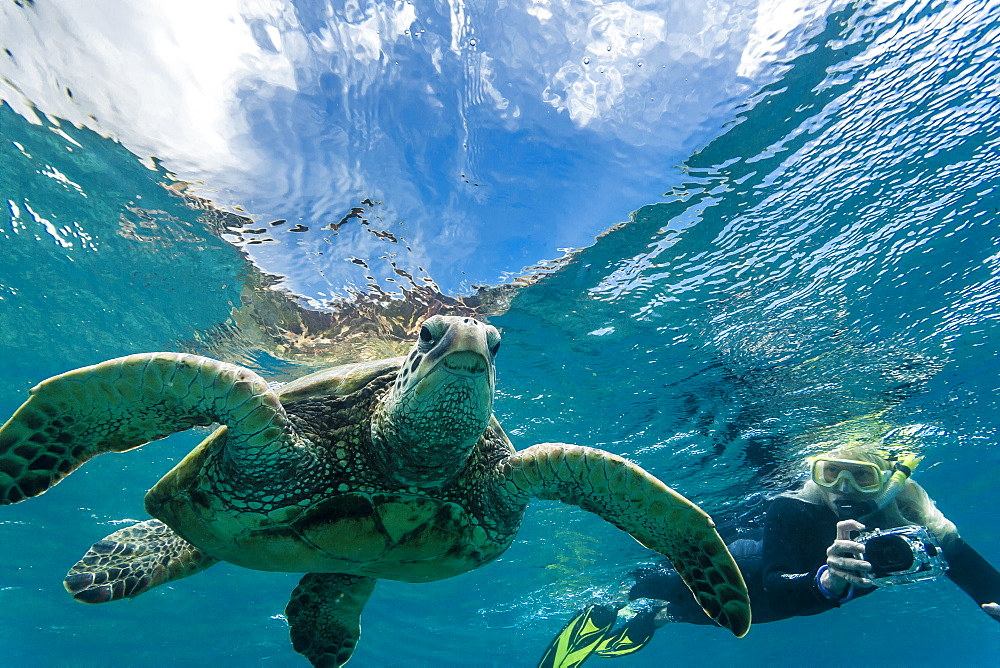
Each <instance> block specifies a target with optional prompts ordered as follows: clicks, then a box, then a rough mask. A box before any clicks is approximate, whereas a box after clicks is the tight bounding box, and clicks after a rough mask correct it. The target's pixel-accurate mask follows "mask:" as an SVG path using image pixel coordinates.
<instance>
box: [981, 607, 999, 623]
mask: <svg viewBox="0 0 1000 668" xmlns="http://www.w3.org/2000/svg"><path fill="white" fill-rule="evenodd" d="M981 607H982V608H983V610H985V611H986V614H987V615H989V616H990V617H992V618H993V619H995V620H997V621H1000V605H997V604H996V603H983V605H982V606H981Z"/></svg>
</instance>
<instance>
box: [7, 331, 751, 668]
mask: <svg viewBox="0 0 1000 668" xmlns="http://www.w3.org/2000/svg"><path fill="white" fill-rule="evenodd" d="M499 347H500V334H499V332H498V331H497V330H496V329H495V328H494V327H492V326H491V325H487V324H484V323H481V322H479V321H477V320H475V319H472V318H462V317H451V316H440V315H435V316H432V317H430V318H428V319H427V320H426V321H425V322H424V323H423V324H422V326H421V328H420V335H419V338H418V340H417V341H416V343H415V345H414V347H413V349H412V351H411V352H410V354H409V356H407V357H405V358H403V357H400V358H393V359H388V360H382V361H379V362H372V363H365V364H352V365H346V366H341V367H337V368H334V369H330V370H327V371H321V372H319V373H315V374H312V375H309V376H306V377H304V378H300V379H298V380H296V381H293V382H292V383H289V384H287V385H285V386H283V387H281V388H280V389H278V390H277V391H275V390H272V389H271V388H270V387H269V386H268V384H267V383H266V382H265V381H264V380H263V379H262V378H260V377H259V376H257V375H256V374H255V373H253V372H252V371H249V370H247V369H243V368H240V367H238V366H234V365H231V364H226V363H223V362H219V361H216V360H212V359H209V358H205V357H198V356H194V355H184V354H177V353H145V354H138V355H130V356H127V357H122V358H118V359H115V360H110V361H108V362H104V363H101V364H97V365H94V366H90V367H84V368H82V369H77V370H75V371H70V372H67V373H64V374H61V375H59V376H55V377H53V378H50V379H48V380H46V381H44V382H42V383H40V384H39V385H38V386H36V387H35V388H33V389H32V390H31V397H30V398H29V399H28V401H26V402H25V403H24V404H23V405H22V406H21V407H20V408H19V409H18V410H17V412H16V413H15V414H14V415H13V417H11V419H10V420H8V421H7V423H6V424H4V425H3V427H2V428H0V503H3V504H10V503H17V502H19V501H22V500H23V499H26V498H28V497H31V496H35V495H37V494H41V493H42V492H44V491H45V490H47V489H49V488H50V487H52V486H53V485H54V484H56V483H57V482H58V481H59V480H60V479H62V478H63V477H64V476H66V475H67V474H69V473H70V472H72V471H73V470H74V469H75V468H76V467H78V466H80V465H81V464H83V462H85V461H86V460H87V459H89V458H90V457H92V456H94V455H97V454H101V453H104V452H122V451H125V450H129V449H132V448H135V447H138V446H140V445H143V444H145V443H147V442H149V441H152V440H155V439H159V438H163V437H165V436H167V435H169V434H172V433H175V432H178V431H183V430H186V429H188V428H190V427H192V426H194V425H209V424H213V423H214V424H219V425H221V426H220V427H219V428H218V429H217V430H215V431H214V432H213V433H212V434H211V435H210V436H209V437H208V438H206V439H205V440H204V441H203V442H202V443H201V444H200V445H198V446H197V447H196V448H195V449H194V450H192V451H191V453H190V454H188V455H187V456H186V457H185V458H184V459H183V460H182V461H181V462H180V463H179V464H177V466H175V467H174V468H173V469H172V470H171V471H169V472H168V473H167V474H166V475H165V476H164V477H163V478H162V479H161V480H160V481H159V482H157V483H156V485H154V486H153V488H152V489H151V490H149V492H148V493H147V495H146V499H145V507H146V510H147V511H148V512H149V514H150V515H151V516H152V517H153V518H155V519H151V520H147V521H145V522H140V523H138V524H136V525H134V526H130V527H126V528H123V529H120V530H118V531H116V532H115V533H113V534H111V535H109V536H107V537H106V538H104V539H103V540H100V541H98V542H97V543H95V544H94V545H93V546H92V547H91V548H90V550H89V551H88V552H87V553H86V554H85V555H84V557H83V558H82V559H81V560H80V561H79V562H78V563H77V564H76V565H75V566H73V568H72V569H71V570H70V572H69V573H68V574H67V576H66V579H65V583H64V584H65V586H66V588H67V590H68V591H69V592H70V593H71V594H73V596H74V597H75V598H76V599H78V600H80V601H83V602H86V603H103V602H106V601H113V600H118V599H122V598H130V597H134V596H137V595H139V594H140V593H142V592H144V591H147V590H149V589H150V588H152V587H155V586H157V585H160V584H163V583H165V582H170V581H173V580H177V579H179V578H182V577H186V576H188V575H192V574H194V573H197V572H199V571H202V570H204V569H206V568H208V567H210V566H212V565H213V564H215V563H218V562H219V561H220V560H224V561H228V562H230V563H233V564H237V565H239V566H243V567H246V568H251V569H257V570H264V571H281V572H300V573H306V575H305V576H304V577H303V578H302V580H301V582H300V583H299V585H298V586H297V587H296V588H295V590H294V591H293V593H292V596H291V600H290V601H289V603H288V606H287V608H286V616H287V618H288V621H289V626H290V633H291V638H292V642H293V646H294V648H295V649H296V651H298V652H300V653H302V654H303V655H304V656H306V658H308V659H309V660H310V661H311V662H312V663H313V664H314V665H317V666H341V665H343V664H344V663H346V662H347V661H348V659H350V656H351V654H352V652H353V651H354V647H355V646H356V644H357V642H358V639H359V637H360V633H361V629H360V615H361V611H362V608H363V607H364V605H365V603H366V601H367V600H368V597H369V596H370V595H371V594H372V591H373V589H374V586H375V582H376V580H377V579H379V578H386V579H392V580H402V581H406V582H429V581H433V580H438V579H442V578H447V577H451V576H454V575H458V574H460V573H464V572H466V571H468V570H471V569H473V568H478V567H479V566H482V565H484V564H487V563H489V562H490V561H492V560H494V559H496V558H497V557H498V556H500V555H501V554H503V552H504V551H505V550H506V549H507V548H508V547H509V546H510V544H511V543H512V542H513V540H514V537H515V536H516V534H517V531H518V528H519V526H520V523H521V519H522V518H523V516H524V511H525V508H526V507H527V504H528V502H529V500H530V499H532V498H539V499H552V500H558V501H562V502H565V503H569V504H574V505H577V506H580V507H581V508H583V509H585V510H588V511H590V512H593V513H596V514H597V515H599V516H600V517H602V518H604V519H605V520H607V521H609V522H611V523H612V524H614V525H615V526H617V527H619V528H620V529H622V530H624V531H626V532H628V533H629V534H631V535H632V536H633V537H634V538H635V539H636V540H637V541H639V542H640V543H641V544H642V545H644V546H646V547H648V548H650V549H652V550H656V551H658V552H660V553H661V554H663V555H665V556H666V557H667V558H668V559H670V561H671V562H672V563H673V565H674V566H675V567H676V568H677V570H678V572H679V573H680V574H681V576H682V577H683V578H684V580H685V582H686V583H687V584H688V586H689V587H690V588H691V591H692V593H693V595H694V596H695V598H696V599H697V601H698V602H699V604H700V605H701V606H702V607H703V608H704V610H705V612H706V614H708V615H709V616H710V617H711V618H712V619H714V620H715V621H716V622H717V623H718V624H720V625H721V626H724V627H726V628H728V629H730V630H731V631H732V632H733V633H734V634H735V635H736V636H738V637H742V636H743V635H744V634H746V632H747V630H748V629H749V626H750V607H749V600H748V598H747V592H746V586H745V583H744V582H743V577H742V575H741V574H740V571H739V569H738V568H737V567H736V564H735V563H734V562H733V559H732V557H731V555H730V554H729V552H728V551H727V550H726V547H725V545H724V544H723V542H722V540H721V539H720V538H719V535H718V534H717V532H716V531H715V528H714V524H713V523H712V520H711V518H709V516H708V515H706V514H705V513H704V512H703V511H702V510H700V509H699V508H698V507H697V506H695V505H694V504H692V503H691V502H690V501H688V500H687V499H685V498H684V497H682V496H681V495H679V494H677V493H676V492H674V491H673V490H671V489H670V488H669V487H667V486H666V485H664V484H663V483H662V482H660V481H659V480H657V479H656V478H655V477H653V476H652V475H650V474H648V473H647V472H645V471H643V470H642V469H641V468H639V467H638V466H636V465H634V464H632V463H630V462H627V461H625V460H624V459H622V458H621V457H618V456H616V455H613V454H611V453H608V452H605V451H602V450H597V449H594V448H588V447H581V446H575V445H567V444H562V443H543V444H539V445H534V446H531V447H529V448H526V449H525V450H521V451H515V449H514V447H513V446H512V445H511V442H510V440H509V439H508V438H507V435H506V434H505V433H504V431H503V429H502V428H501V427H500V425H499V423H498V422H497V420H496V418H495V417H494V416H493V412H492V410H493V409H492V404H493V395H494V385H495V358H496V354H497V351H498V349H499Z"/></svg>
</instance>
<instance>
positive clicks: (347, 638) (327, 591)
mask: <svg viewBox="0 0 1000 668" xmlns="http://www.w3.org/2000/svg"><path fill="white" fill-rule="evenodd" d="M375 582H376V581H375V578H369V577H365V576H361V575H344V574H342V573H307V574H306V576H305V577H303V578H302V579H301V580H300V581H299V585H298V586H297V587H296V588H295V589H294V590H293V591H292V596H291V598H290V599H289V601H288V605H287V606H285V617H286V618H287V619H288V625H289V627H290V635H291V638H292V647H294V648H295V651H296V652H298V653H299V654H302V655H303V656H305V657H306V658H307V659H309V661H310V663H312V664H313V665H314V666H321V667H322V668H335V667H337V666H342V665H344V664H345V663H347V662H348V661H349V660H350V658H351V655H352V654H353V653H354V648H355V647H356V646H357V644H358V639H359V638H360V637H361V610H362V609H363V608H364V607H365V603H367V602H368V598H369V597H370V596H371V595H372V591H373V590H374V589H375Z"/></svg>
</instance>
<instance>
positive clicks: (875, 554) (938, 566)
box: [854, 526, 948, 587]
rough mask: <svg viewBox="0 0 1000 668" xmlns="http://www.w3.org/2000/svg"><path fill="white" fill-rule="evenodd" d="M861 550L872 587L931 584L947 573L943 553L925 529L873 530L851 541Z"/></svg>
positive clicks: (933, 537) (935, 539)
mask: <svg viewBox="0 0 1000 668" xmlns="http://www.w3.org/2000/svg"><path fill="white" fill-rule="evenodd" d="M854 540H856V541H857V542H859V543H862V544H863V545H864V546H865V555H864V556H865V561H867V562H868V563H870V564H871V565H872V570H871V573H869V575H868V577H869V578H871V580H872V581H873V582H874V584H875V586H876V587H881V586H884V585H896V584H907V583H910V582H919V581H921V580H933V579H934V578H937V577H938V576H940V575H942V574H943V573H944V572H945V571H946V570H948V562H946V561H945V560H944V554H943V550H942V549H941V546H940V545H938V541H937V538H936V537H935V536H934V534H933V533H931V532H930V531H929V530H928V529H927V527H921V526H905V527H899V528H896V529H886V530H882V529H875V530H874V531H868V532H865V533H861V534H859V535H858V536H857V538H855V539H854Z"/></svg>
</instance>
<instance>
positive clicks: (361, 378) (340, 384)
mask: <svg viewBox="0 0 1000 668" xmlns="http://www.w3.org/2000/svg"><path fill="white" fill-rule="evenodd" d="M405 359H406V358H405V357H390V358H389V359H384V360H376V361H374V362H357V363H355V364H343V365H341V366H337V367H333V368H332V369H323V370H322V371H317V372H316V373H311V374H309V375H308V376H302V377H301V378H296V379H295V380H293V381H292V382H290V383H287V384H285V385H282V386H281V387H280V388H278V389H277V393H278V397H279V398H280V399H281V403H283V404H289V403H292V402H293V401H301V400H302V399H308V398H309V397H319V396H330V395H340V396H343V395H345V394H350V393H351V392H355V391H357V390H359V389H360V388H362V387H364V386H365V385H367V384H368V383H370V382H371V381H372V380H374V379H375V378H378V377H379V376H382V375H384V374H386V373H389V372H390V371H395V370H396V369H398V368H399V367H401V366H402V365H403V361H404V360H405Z"/></svg>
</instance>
